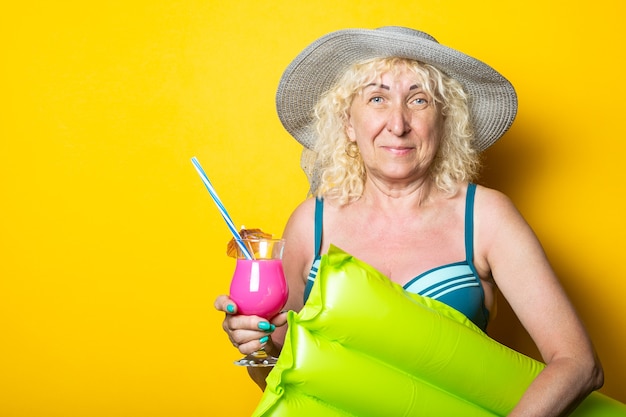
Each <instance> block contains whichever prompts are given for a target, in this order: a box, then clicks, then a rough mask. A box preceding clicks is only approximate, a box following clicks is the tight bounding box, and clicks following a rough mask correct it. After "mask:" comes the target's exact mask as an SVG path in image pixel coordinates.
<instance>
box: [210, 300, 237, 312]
mask: <svg viewBox="0 0 626 417" xmlns="http://www.w3.org/2000/svg"><path fill="white" fill-rule="evenodd" d="M213 305H214V306H215V309H216V310H218V311H223V312H224V313H226V314H237V304H235V302H234V301H233V300H231V299H230V298H229V297H228V296H227V295H220V296H219V297H217V298H216V299H215V303H214V304H213Z"/></svg>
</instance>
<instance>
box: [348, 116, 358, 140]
mask: <svg viewBox="0 0 626 417" xmlns="http://www.w3.org/2000/svg"><path fill="white" fill-rule="evenodd" d="M346 136H348V139H350V141H351V142H355V141H356V135H355V134H354V127H353V126H352V121H351V120H350V118H349V117H348V120H347V121H346Z"/></svg>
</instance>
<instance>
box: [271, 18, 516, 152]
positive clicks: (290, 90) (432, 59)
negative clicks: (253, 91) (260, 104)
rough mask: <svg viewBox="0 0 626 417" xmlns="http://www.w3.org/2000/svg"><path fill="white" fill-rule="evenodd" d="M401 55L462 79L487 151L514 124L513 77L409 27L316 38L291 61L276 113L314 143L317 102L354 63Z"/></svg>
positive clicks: (295, 134)
mask: <svg viewBox="0 0 626 417" xmlns="http://www.w3.org/2000/svg"><path fill="white" fill-rule="evenodd" d="M386 57H402V58H408V59H413V60H417V61H420V62H423V63H427V64H431V65H433V66H434V67H436V68H438V69H439V70H440V71H442V72H444V73H445V74H447V75H448V76H450V77H452V78H454V79H456V80H457V81H458V82H460V83H461V84H462V85H463V88H464V89H465V92H466V93H467V94H468V96H469V109H470V117H471V121H472V125H473V128H474V134H475V143H474V145H475V147H476V149H477V150H479V151H483V150H485V149H487V148H488V147H489V146H491V145H492V144H493V143H494V142H495V141H497V140H498V139H499V138H500V137H501V136H502V135H503V134H504V133H505V132H506V131H507V130H508V129H509V127H510V126H511V124H512V123H513V120H514V119H515V115H516V113H517V95H516V93H515V90H514V88H513V86H512V85H511V83H510V82H509V81H508V80H507V79H505V78H504V77H503V76H502V75H501V74H500V73H498V72H497V71H496V70H494V69H493V68H492V67H490V66H489V65H487V64H485V63H483V62H481V61H479V60H477V59H475V58H472V57H470V56H468V55H466V54H463V53H461V52H459V51H457V50H455V49H452V48H449V47H447V46H444V45H441V44H440V43H438V42H437V41H436V40H435V39H434V38H432V37H430V35H427V34H425V33H424V32H420V31H415V30H412V29H407V28H398V27H385V28H380V29H345V30H340V31H336V32H331V33H329V34H327V35H325V36H323V37H321V38H320V39H318V40H316V41H315V42H313V43H312V44H311V45H309V46H308V47H307V48H306V49H304V50H303V51H302V52H301V53H300V54H299V55H298V56H297V57H296V58H295V59H294V60H293V61H292V62H291V64H289V66H288V67H287V69H286V70H285V72H284V73H283V76H282V78H281V80H280V83H279V86H278V91H277V93H276V108H277V111H278V116H279V118H280V121H281V122H282V124H283V126H284V127H285V129H286V130H287V131H288V132H289V133H290V134H291V135H292V136H293V137H294V138H295V139H296V140H297V141H298V142H300V143H301V144H302V145H304V146H305V147H306V148H309V149H313V147H314V144H315V140H316V135H315V131H314V126H313V123H314V120H313V108H314V106H315V104H316V103H317V101H318V100H319V99H320V97H321V96H322V94H324V93H325V92H326V91H327V90H328V89H330V88H331V87H332V86H333V85H334V84H335V83H336V82H337V80H338V78H339V77H340V76H341V75H342V74H343V73H344V72H345V71H346V70H347V69H348V68H349V67H350V66H351V65H352V64H354V63H356V62H361V61H365V60H368V59H373V58H386Z"/></svg>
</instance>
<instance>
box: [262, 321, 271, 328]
mask: <svg viewBox="0 0 626 417" xmlns="http://www.w3.org/2000/svg"><path fill="white" fill-rule="evenodd" d="M259 329H261V330H269V329H270V324H269V323H268V322H266V321H261V322H259Z"/></svg>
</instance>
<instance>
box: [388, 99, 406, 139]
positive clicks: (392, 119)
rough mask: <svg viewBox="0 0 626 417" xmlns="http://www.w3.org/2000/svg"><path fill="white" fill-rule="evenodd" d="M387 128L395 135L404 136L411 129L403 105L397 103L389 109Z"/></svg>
mask: <svg viewBox="0 0 626 417" xmlns="http://www.w3.org/2000/svg"><path fill="white" fill-rule="evenodd" d="M387 130H388V131H389V132H391V133H393V134H394V135H396V136H404V135H405V134H407V133H408V132H410V131H411V124H410V123H409V114H408V110H407V109H406V108H405V107H404V106H402V105H397V106H393V107H392V108H390V109H389V117H388V119H387Z"/></svg>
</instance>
